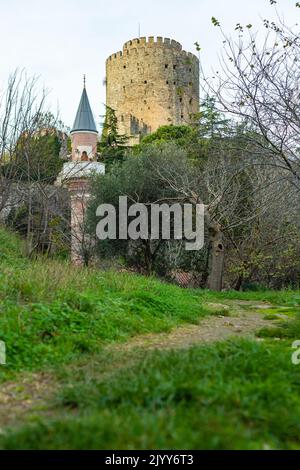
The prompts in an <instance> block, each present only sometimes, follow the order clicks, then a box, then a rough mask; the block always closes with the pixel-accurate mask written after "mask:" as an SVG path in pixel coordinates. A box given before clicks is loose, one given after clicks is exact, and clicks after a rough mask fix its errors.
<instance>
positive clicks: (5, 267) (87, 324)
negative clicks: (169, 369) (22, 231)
mask: <svg viewBox="0 0 300 470" xmlns="http://www.w3.org/2000/svg"><path fill="white" fill-rule="evenodd" d="M207 313H208V312H207V311H206V310H205V309H204V308H203V307H202V303H201V299H199V297H198V296H197V295H196V293H193V292H189V291H187V290H182V289H180V288H178V287H176V286H170V285H164V284H162V283H160V282H159V281H157V280H155V279H145V278H143V277H139V276H132V275H128V274H120V273H114V272H106V273H104V272H99V271H98V272H97V271H94V270H88V269H76V268H74V267H73V266H71V265H69V264H68V263H63V262H58V261H57V262H56V261H49V260H45V259H38V260H36V261H32V262H30V261H29V260H27V259H26V258H25V257H23V256H22V244H21V242H20V241H19V240H18V239H17V238H16V237H14V236H13V234H9V233H7V232H6V231H3V230H0V339H2V340H4V341H5V342H6V347H7V365H6V367H5V368H3V367H2V368H1V369H0V374H1V375H0V380H1V377H2V379H3V378H7V377H8V376H9V374H10V373H11V372H13V371H20V370H30V369H31V370H34V369H38V368H40V367H43V366H46V365H52V366H55V365H59V364H61V363H63V362H69V361H72V360H75V359H76V358H77V357H79V356H81V355H82V354H83V353H88V352H93V351H98V350H99V348H101V346H102V345H103V344H105V343H107V342H112V341H122V340H126V339H128V338H129V337H131V336H134V335H137V334H141V333H149V332H160V331H167V330H169V329H171V328H172V327H174V326H176V325H178V324H180V323H183V322H191V323H195V322H197V321H198V320H199V317H201V316H203V315H205V314H207Z"/></svg>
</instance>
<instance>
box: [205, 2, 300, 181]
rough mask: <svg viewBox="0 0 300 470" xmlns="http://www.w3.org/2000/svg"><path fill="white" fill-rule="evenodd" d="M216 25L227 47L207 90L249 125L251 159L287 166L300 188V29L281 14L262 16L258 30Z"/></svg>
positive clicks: (288, 174) (247, 140)
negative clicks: (274, 17) (228, 30)
mask: <svg viewBox="0 0 300 470" xmlns="http://www.w3.org/2000/svg"><path fill="white" fill-rule="evenodd" d="M272 3H276V2H272ZM297 5H298V7H299V6H300V4H297ZM297 13H299V9H297V8H296V9H295V14H297ZM213 23H214V25H215V26H217V27H219V28H220V31H221V35H222V36H221V37H222V39H223V49H222V52H221V57H220V68H219V70H217V71H216V72H215V73H214V75H213V77H210V78H208V77H205V84H206V86H207V88H208V90H209V92H210V93H211V94H213V96H215V97H216V103H217V105H218V106H219V109H220V110H222V111H224V112H226V113H227V115H228V116H229V117H230V116H231V117H235V118H236V120H237V122H238V123H240V124H243V125H244V126H245V128H246V132H244V135H243V139H244V142H243V146H244V148H246V147H245V146H246V145H247V149H248V151H249V153H250V154H251V155H252V156H253V157H255V156H257V154H259V155H260V156H261V155H262V154H263V156H264V159H259V163H260V164H263V165H272V166H276V167H277V168H280V169H282V170H286V172H285V175H286V178H287V179H288V180H289V181H290V183H291V184H293V185H294V186H296V187H297V188H298V190H299V189H300V150H299V149H300V146H299V135H300V87H299V83H300V67H299V61H300V37H299V27H298V26H297V25H295V26H294V27H291V28H290V27H288V26H287V25H285V24H284V22H283V21H282V20H281V19H280V18H279V17H278V21H276V22H275V21H269V20H266V19H265V20H263V28H261V29H260V31H259V33H254V32H253V29H254V28H253V26H252V25H251V24H248V25H246V26H243V25H241V24H237V25H236V35H237V36H229V35H227V34H226V33H225V32H224V31H223V30H222V28H221V26H220V23H219V22H218V21H217V20H216V19H215V18H213ZM264 32H265V33H264ZM204 75H205V74H204Z"/></svg>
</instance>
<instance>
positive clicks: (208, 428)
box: [0, 229, 300, 449]
mask: <svg viewBox="0 0 300 470" xmlns="http://www.w3.org/2000/svg"><path fill="white" fill-rule="evenodd" d="M226 300H241V301H243V300H251V301H252V302H254V303H256V302H257V304H260V303H261V302H270V303H272V304H274V307H272V308H269V309H262V310H261V314H262V316H263V315H265V316H272V318H274V317H275V318H274V320H275V319H276V316H277V315H279V314H287V315H288V316H290V319H289V321H282V320H281V321H280V322H279V321H276V322H274V327H273V328H267V329H265V330H261V331H260V333H259V336H261V341H258V340H257V341H250V340H249V341H245V340H244V341H243V340H239V341H227V342H224V343H216V344H212V345H210V346H205V347H194V348H190V349H185V350H173V351H160V352H159V351H158V352H151V351H149V350H148V351H147V349H144V350H143V349H137V350H131V351H126V350H124V349H123V350H119V349H118V348H116V347H115V348H113V347H112V346H111V345H112V344H114V343H120V342H125V341H127V340H129V339H130V338H131V337H133V336H135V335H139V334H144V333H158V332H161V331H169V330H170V329H172V328H175V327H176V326H178V325H181V324H183V323H186V322H189V323H197V322H198V321H199V320H200V319H201V317H203V316H205V315H220V314H221V315H222V316H224V312H226V313H225V314H228V315H230V314H231V313H232V312H231V307H229V309H227V308H225V310H224V308H222V307H221V306H218V305H217V304H218V303H220V304H221V303H222V301H224V302H225V301H226ZM207 303H212V304H215V305H211V306H209V305H208V306H207ZM228 303H229V302H228ZM229 304H230V303H229ZM279 306H280V307H279ZM299 306H300V293H299V292H296V291H290V290H286V291H280V292H270V291H265V292H231V291H230V292H222V293H216V292H210V291H207V290H193V289H181V288H179V287H176V286H172V285H168V284H165V283H162V282H160V281H158V280H156V279H154V278H145V277H142V276H135V275H131V274H121V273H116V272H113V271H110V272H102V271H97V270H93V269H79V268H74V266H71V265H70V264H69V263H68V262H62V261H55V260H49V259H44V258H42V257H38V258H37V259H35V260H31V261H30V260H28V259H27V258H26V257H25V256H24V255H23V246H22V243H21V241H20V240H19V239H18V238H16V237H15V236H14V235H13V234H11V233H9V232H7V231H5V230H3V229H0V340H4V341H5V343H6V349H7V364H6V366H0V380H2V382H3V386H4V385H5V384H4V382H5V381H7V380H11V381H12V382H13V383H16V384H17V385H18V386H19V388H20V389H21V390H23V391H24V393H25V392H26V390H27V389H26V387H25V386H24V384H23V382H22V377H23V375H22V374H24V373H25V374H26V373H27V372H28V371H34V372H38V371H46V372H47V373H48V372H49V371H50V379H49V380H52V381H53V383H52V382H49V388H50V389H51V393H50V397H52V398H50V401H49V402H48V403H47V404H43V406H42V408H41V409H39V408H35V407H34V406H33V408H32V409H30V410H29V411H28V412H26V413H25V414H24V416H23V417H22V418H20V419H19V420H16V419H12V420H11V422H10V423H11V427H8V428H7V427H1V434H0V447H2V448H3V449H21V448H24V449H46V448H47V449H65V448H66V449H99V448H115V449H117V448H123V449H141V448H150V449H151V448H161V449H163V448H178V449H179V448H181V449H189V448H202V449H231V448H233V449H269V448H272V449H273V448H275V449H280V448H284V449H293V448H297V449H300V438H299V436H300V394H299V392H300V389H299V387H300V367H299V366H298V367H297V366H295V365H292V363H291V354H292V352H293V350H292V349H291V342H292V340H293V339H300V313H299ZM242 307H243V304H241V308H242ZM283 307H284V308H283ZM249 308H251V306H248V305H247V304H245V305H244V309H245V310H244V311H245V313H247V311H248V310H249ZM233 313H234V309H233ZM274 337H275V338H278V337H279V338H281V341H274ZM105 346H109V348H108V349H106V348H105ZM28 376H29V377H30V374H27V377H28ZM34 377H35V376H34ZM37 377H39V376H37ZM41 377H42V374H41ZM33 380H39V379H38V378H34V379H33ZM41 380H42V378H41ZM58 385H59V386H58ZM29 390H30V388H29ZM33 401H34V400H33ZM1 406H2V404H1ZM3 406H5V404H4V405H3ZM7 406H9V405H7ZM16 409H17V410H18V408H16ZM15 414H16V415H17V411H16V412H15ZM2 416H5V413H4V415H3V413H2ZM15 418H16V417H15ZM8 422H9V420H8Z"/></svg>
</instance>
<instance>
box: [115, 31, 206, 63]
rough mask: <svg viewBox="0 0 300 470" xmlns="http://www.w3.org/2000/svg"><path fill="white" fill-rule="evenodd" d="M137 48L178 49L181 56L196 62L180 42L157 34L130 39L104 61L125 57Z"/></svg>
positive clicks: (193, 56)
mask: <svg viewBox="0 0 300 470" xmlns="http://www.w3.org/2000/svg"><path fill="white" fill-rule="evenodd" d="M139 48H159V49H162V48H166V49H173V50H175V51H178V52H179V53H180V55H181V56H186V57H188V58H189V59H191V60H193V61H196V62H198V58H197V57H196V56H195V54H192V53H191V52H186V51H184V50H183V49H182V45H181V44H180V42H178V41H175V40H174V39H170V38H163V37H162V36H157V37H156V38H155V37H154V36H149V37H148V38H147V37H140V38H134V39H131V40H130V41H127V42H125V44H124V45H123V50H122V51H118V52H115V53H114V54H111V55H110V56H109V57H108V58H107V60H106V62H109V61H113V60H116V59H120V58H122V57H124V56H126V57H127V56H128V55H130V53H133V54H136V52H137V50H138V49H139Z"/></svg>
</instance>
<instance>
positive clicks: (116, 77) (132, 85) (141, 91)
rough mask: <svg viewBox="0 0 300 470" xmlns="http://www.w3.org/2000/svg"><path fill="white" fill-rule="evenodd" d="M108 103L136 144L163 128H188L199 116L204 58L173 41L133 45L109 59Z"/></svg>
mask: <svg viewBox="0 0 300 470" xmlns="http://www.w3.org/2000/svg"><path fill="white" fill-rule="evenodd" d="M106 105H107V106H109V107H111V108H112V109H114V110H115V112H116V116H117V118H118V128H119V129H118V131H119V133H120V134H126V135H128V136H130V144H131V145H133V144H136V143H138V142H139V140H140V137H141V136H144V135H147V134H150V133H152V132H154V131H156V130H157V129H158V127H160V126H163V125H170V124H174V125H181V124H189V123H190V122H191V120H192V118H193V115H195V114H196V113H198V112H199V60H198V58H197V57H196V56H195V55H194V54H192V53H190V52H186V51H183V50H182V46H181V44H179V42H177V41H174V40H170V39H168V38H162V37H157V39H156V40H155V38H154V37H149V38H148V40H147V39H146V38H145V37H141V38H137V39H133V40H131V41H128V42H126V43H125V44H124V46H123V51H122V52H121V51H120V52H117V53H115V54H112V55H111V56H109V57H108V59H107V60H106Z"/></svg>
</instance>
